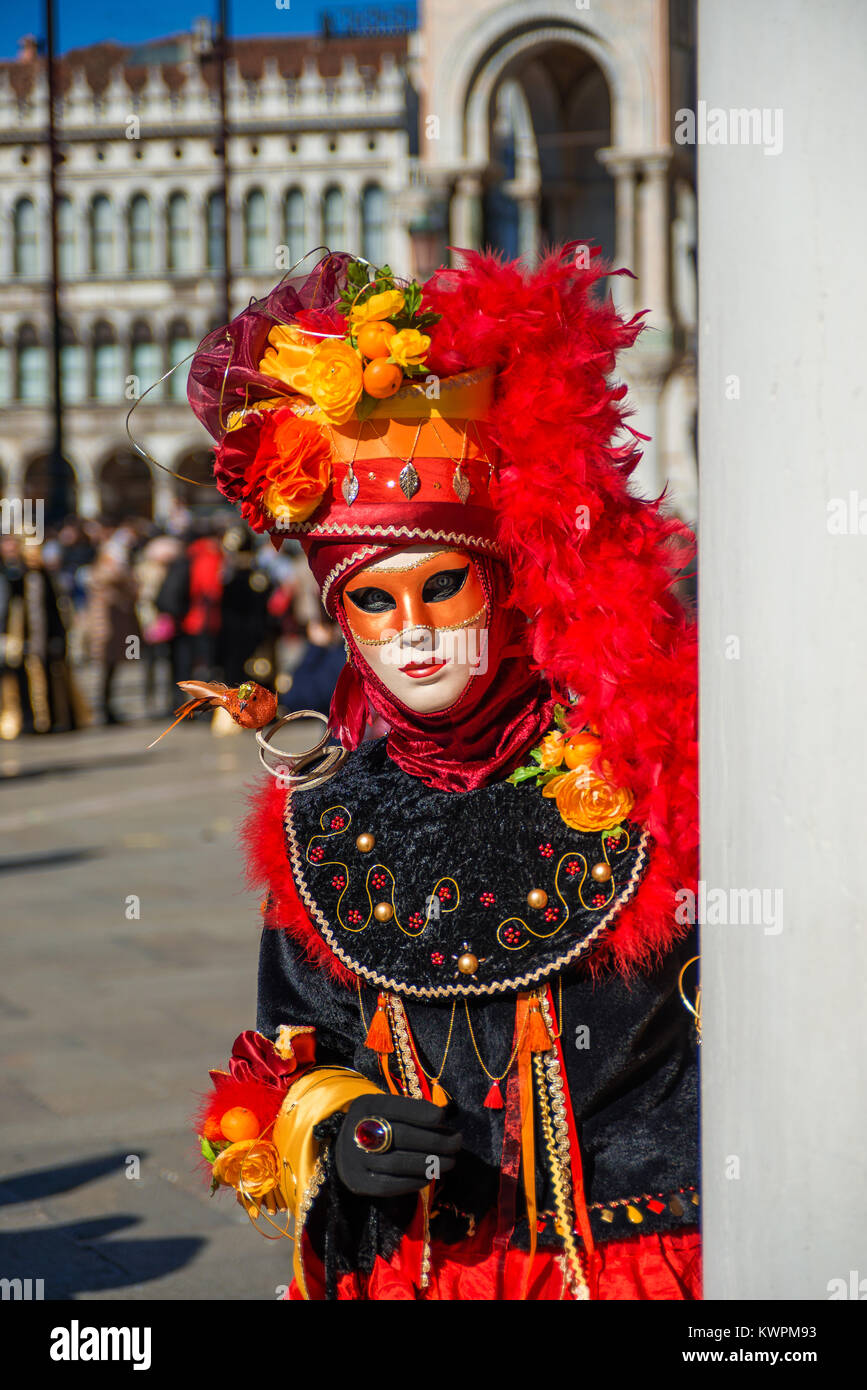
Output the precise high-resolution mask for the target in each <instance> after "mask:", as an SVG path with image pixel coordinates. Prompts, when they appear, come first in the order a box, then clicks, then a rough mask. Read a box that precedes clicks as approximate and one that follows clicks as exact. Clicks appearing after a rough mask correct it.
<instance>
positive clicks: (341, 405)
mask: <svg viewBox="0 0 867 1390" xmlns="http://www.w3.org/2000/svg"><path fill="white" fill-rule="evenodd" d="M361 371H362V361H361V354H360V353H359V352H358V351H357V350H356V349H355V348H354V347H353V346H352V344H351V343H347V342H342V341H337V340H335V339H333V338H329V339H326V340H325V341H324V342H322V343H320V344H319V346H318V347H317V348H316V350H315V351H314V353H313V356H312V357H311V359H310V361H309V363H308V364H307V367H306V368H305V369H304V371H303V372H299V373H298V375H297V376H296V377H295V389H296V391H301V392H302V393H303V394H304V395H305V396H310V398H311V399H312V400H313V401H314V402H315V404H316V405H318V406H319V409H320V410H321V411H322V413H323V415H324V416H325V417H326V419H327V420H328V421H330V423H331V424H332V425H342V424H345V422H346V421H347V420H348V419H349V417H350V415H351V414H352V412H353V411H354V409H355V407H356V405H357V404H358V401H359V398H360V396H361V391H362V386H363V382H362V379H361Z"/></svg>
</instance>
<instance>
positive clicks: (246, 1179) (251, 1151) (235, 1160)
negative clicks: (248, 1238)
mask: <svg viewBox="0 0 867 1390" xmlns="http://www.w3.org/2000/svg"><path fill="white" fill-rule="evenodd" d="M213 1174H214V1177H215V1178H216V1179H217V1182H221V1183H223V1184H224V1185H225V1186H226V1187H234V1188H237V1189H238V1191H239V1192H240V1191H242V1194H243V1195H244V1196H245V1197H251V1198H253V1200H254V1201H259V1200H260V1199H261V1198H262V1197H264V1196H265V1195H266V1194H267V1193H268V1192H273V1191H274V1189H275V1187H276V1186H277V1184H278V1182H279V1174H280V1164H279V1155H278V1153H277V1150H276V1148H275V1147H274V1145H273V1144H272V1143H271V1142H270V1141H269V1140H267V1139H266V1140H262V1139H241V1140H239V1142H238V1143H237V1144H230V1145H229V1147H228V1148H227V1149H223V1152H222V1153H221V1154H220V1155H219V1156H218V1158H217V1160H216V1162H215V1163H214V1166H213Z"/></svg>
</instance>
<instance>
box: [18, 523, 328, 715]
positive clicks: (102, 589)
mask: <svg viewBox="0 0 867 1390" xmlns="http://www.w3.org/2000/svg"><path fill="white" fill-rule="evenodd" d="M343 661H344V650H343V643H342V640H341V636H340V629H339V628H338V627H337V626H336V624H333V623H332V622H331V621H330V620H329V619H328V618H327V616H326V614H325V612H324V610H323V608H322V606H321V604H320V602H319V595H318V592H317V590H316V587H315V585H314V583H313V580H312V577H311V576H310V573H309V570H308V568H307V563H306V561H305V560H304V557H303V554H302V552H301V549H300V547H299V546H298V544H297V543H296V542H294V541H289V540H286V541H284V543H283V548H282V550H281V551H280V552H279V553H278V552H277V551H275V550H274V548H273V546H271V544H270V542H268V541H267V539H265V540H263V539H262V538H260V537H257V536H254V535H253V534H252V533H251V532H249V531H248V530H247V528H246V527H244V526H242V525H241V524H239V523H238V522H237V521H231V522H229V523H227V521H226V520H225V518H221V517H219V516H195V515H191V514H190V513H189V512H186V511H184V510H179V512H178V513H177V514H176V515H175V516H173V517H172V518H171V520H170V522H169V524H168V525H167V526H166V527H164V528H160V527H158V526H157V525H156V524H155V523H153V522H150V521H143V520H141V519H140V518H134V517H130V518H126V519H124V520H123V521H121V522H120V523H119V524H118V523H108V522H106V521H104V520H96V519H93V520H92V519H82V518H80V517H74V516H73V517H69V518H67V520H66V521H64V522H63V524H62V525H60V526H59V527H57V528H55V529H53V530H50V531H47V532H46V535H45V538H44V539H43V540H42V541H41V543H38V544H37V543H35V542H33V541H31V540H29V539H25V538H23V537H20V536H17V535H2V536H0V738H2V739H14V738H16V737H17V736H18V735H19V734H20V733H50V732H53V731H54V732H67V731H70V730H73V729H78V728H84V727H85V726H87V725H89V724H93V723H100V722H102V723H105V724H116V723H121V722H126V720H128V719H130V718H138V717H147V718H155V717H159V718H162V717H164V716H167V715H168V714H170V713H171V711H172V710H173V709H174V708H175V707H176V706H177V705H178V704H179V703H180V702H181V700H182V698H183V697H182V696H181V693H180V692H179V691H178V689H177V686H176V684H175V682H177V681H179V680H187V679H197V680H207V681H213V680H218V681H223V682H225V684H226V685H228V686H236V685H239V684H240V683H241V682H242V681H244V680H255V681H258V682H259V684H260V685H266V686H269V687H270V688H271V689H274V690H276V691H277V693H278V696H279V700H280V706H281V709H282V710H284V711H289V710H295V709H315V710H320V711H322V712H323V713H327V711H328V705H329V702H330V699H331V694H332V691H333V689H334V685H335V683H336V681H337V677H338V675H339V673H340V668H341V666H342V665H343ZM130 672H134V673H135V674H134V676H133V677H131V676H130Z"/></svg>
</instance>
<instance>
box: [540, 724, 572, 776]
mask: <svg viewBox="0 0 867 1390" xmlns="http://www.w3.org/2000/svg"><path fill="white" fill-rule="evenodd" d="M565 748H566V739H565V737H564V735H563V734H561V733H560V730H559V729H554V731H553V732H552V733H550V734H546V735H545V737H544V738H543V739H542V744H541V747H540V749H539V752H540V754H541V757H540V759H539V766H540V767H543V768H545V770H546V771H547V770H548V769H549V768H552V767H559V766H560V764H561V763H562V761H563V753H564V751H565Z"/></svg>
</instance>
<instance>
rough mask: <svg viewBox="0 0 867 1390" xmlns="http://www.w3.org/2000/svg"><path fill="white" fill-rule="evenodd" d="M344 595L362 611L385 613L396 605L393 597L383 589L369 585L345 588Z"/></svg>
mask: <svg viewBox="0 0 867 1390" xmlns="http://www.w3.org/2000/svg"><path fill="white" fill-rule="evenodd" d="M346 597H347V598H350V599H351V600H352V602H353V603H354V604H355V607H356V608H360V609H361V611H362V613H387V612H388V611H389V609H391V608H396V607H397V604H396V603H395V601H394V598H393V597H392V595H391V594H389V593H387V592H386V590H385V589H374V588H372V587H371V586H369V585H366V586H365V587H364V588H363V589H347V591H346Z"/></svg>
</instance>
